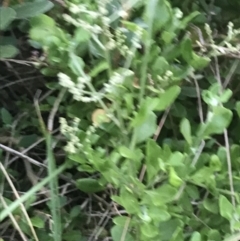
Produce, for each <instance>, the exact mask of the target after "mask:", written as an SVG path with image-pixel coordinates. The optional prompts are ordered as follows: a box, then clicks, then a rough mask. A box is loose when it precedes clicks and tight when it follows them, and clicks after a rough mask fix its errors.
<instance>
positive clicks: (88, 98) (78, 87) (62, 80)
mask: <svg viewBox="0 0 240 241" xmlns="http://www.w3.org/2000/svg"><path fill="white" fill-rule="evenodd" d="M58 78H59V84H60V85H61V86H63V87H64V88H67V89H68V91H69V92H70V93H71V94H72V95H73V98H74V99H75V100H77V101H82V102H98V101H99V100H100V99H101V98H103V93H100V92H98V93H94V95H93V94H92V93H91V92H87V91H85V86H86V84H87V83H89V82H90V81H91V78H90V77H89V76H86V77H78V79H77V83H74V82H73V81H72V80H71V78H70V77H69V76H68V75H66V74H63V73H59V74H58ZM86 94H87V95H86Z"/></svg>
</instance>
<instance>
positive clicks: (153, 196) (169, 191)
mask: <svg viewBox="0 0 240 241" xmlns="http://www.w3.org/2000/svg"><path fill="white" fill-rule="evenodd" d="M145 192H146V195H147V197H145V199H146V201H147V200H148V201H147V203H148V202H152V203H153V204H154V205H155V206H162V205H164V204H166V203H169V202H171V201H173V199H174V197H175V195H176V193H177V189H176V188H174V187H172V186H171V185H169V184H163V185H162V186H160V187H159V188H156V189H155V190H154V191H152V190H151V191H145Z"/></svg>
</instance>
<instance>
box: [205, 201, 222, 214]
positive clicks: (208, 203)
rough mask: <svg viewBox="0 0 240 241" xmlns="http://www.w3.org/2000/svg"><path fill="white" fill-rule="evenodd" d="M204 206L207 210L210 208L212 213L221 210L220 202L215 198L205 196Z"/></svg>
mask: <svg viewBox="0 0 240 241" xmlns="http://www.w3.org/2000/svg"><path fill="white" fill-rule="evenodd" d="M203 206H204V208H205V209H206V210H208V211H209V212H211V213H215V214H217V213H218V212H219V207H218V203H217V202H216V200H214V199H213V200H212V199H208V198H205V199H204V201H203Z"/></svg>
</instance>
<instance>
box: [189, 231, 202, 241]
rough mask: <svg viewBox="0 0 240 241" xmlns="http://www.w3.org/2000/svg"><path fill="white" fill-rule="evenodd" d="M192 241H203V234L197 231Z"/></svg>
mask: <svg viewBox="0 0 240 241" xmlns="http://www.w3.org/2000/svg"><path fill="white" fill-rule="evenodd" d="M190 241H202V238H201V234H200V233H199V232H196V231H195V232H194V233H193V234H192V236H191V239H190Z"/></svg>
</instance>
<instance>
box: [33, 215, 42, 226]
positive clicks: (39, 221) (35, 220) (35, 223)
mask: <svg viewBox="0 0 240 241" xmlns="http://www.w3.org/2000/svg"><path fill="white" fill-rule="evenodd" d="M31 223H32V225H33V226H34V227H36V228H44V226H45V222H44V220H43V219H42V218H40V217H38V216H35V217H33V218H31Z"/></svg>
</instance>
